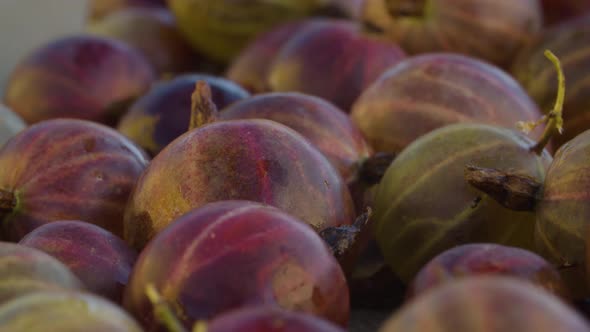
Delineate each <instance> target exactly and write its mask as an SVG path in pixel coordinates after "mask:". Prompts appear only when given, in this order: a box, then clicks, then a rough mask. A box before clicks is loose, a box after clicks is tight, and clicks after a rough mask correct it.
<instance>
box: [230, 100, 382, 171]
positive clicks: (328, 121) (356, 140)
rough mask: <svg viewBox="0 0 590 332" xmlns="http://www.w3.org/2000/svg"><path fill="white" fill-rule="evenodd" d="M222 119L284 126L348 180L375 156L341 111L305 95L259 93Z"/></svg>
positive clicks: (238, 104)
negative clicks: (260, 121) (304, 140)
mask: <svg viewBox="0 0 590 332" xmlns="http://www.w3.org/2000/svg"><path fill="white" fill-rule="evenodd" d="M219 119H220V120H236V119H267V120H272V121H275V122H278V123H281V124H284V125H286V126H287V127H289V128H291V129H293V130H295V131H297V132H298V133H299V134H301V135H302V136H303V137H305V138H306V139H307V140H308V141H310V142H311V143H312V144H314V145H315V146H316V147H317V148H318V149H319V150H320V151H321V152H322V153H323V154H324V155H325V156H326V157H327V158H328V160H330V162H331V163H332V165H334V167H336V168H337V169H338V171H339V172H340V175H342V177H343V178H344V179H345V180H347V181H348V180H351V179H352V178H354V176H355V175H356V174H355V173H356V171H357V170H358V167H359V166H360V162H361V161H363V160H364V159H366V158H368V157H369V156H370V155H371V148H370V147H369V145H368V144H367V143H366V142H365V139H364V138H363V136H362V134H361V132H360V131H359V130H358V128H356V126H354V124H352V122H351V121H350V118H349V117H348V116H347V115H346V114H345V113H344V112H343V111H342V110H341V109H339V108H337V107H336V106H334V105H333V104H332V103H329V102H327V101H325V100H323V99H321V98H318V97H314V96H310V95H306V94H302V93H297V92H290V93H280V92H275V93H267V94H259V95H256V96H253V97H251V98H248V99H245V100H243V101H240V102H237V103H235V104H233V105H230V106H229V107H227V108H225V109H223V110H222V111H221V112H220V113H219Z"/></svg>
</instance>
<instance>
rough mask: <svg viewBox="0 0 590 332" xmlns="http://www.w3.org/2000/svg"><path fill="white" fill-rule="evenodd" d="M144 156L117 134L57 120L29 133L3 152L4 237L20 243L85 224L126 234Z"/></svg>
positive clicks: (88, 124)
mask: <svg viewBox="0 0 590 332" xmlns="http://www.w3.org/2000/svg"><path fill="white" fill-rule="evenodd" d="M147 163H148V160H147V159H146V156H145V153H144V152H142V151H141V150H140V149H139V148H138V147H137V146H136V145H135V144H133V143H132V142H131V141H129V140H128V139H127V138H125V137H124V136H123V135H121V134H119V133H118V132H116V131H115V130H113V129H111V128H109V127H106V126H103V125H101V124H98V123H93V122H90V121H85V120H74V119H56V120H50V121H43V122H41V123H38V124H35V125H33V126H30V127H28V128H27V129H25V130H23V131H22V132H20V133H19V134H18V135H17V136H15V137H14V138H13V139H11V140H10V141H9V142H8V143H7V144H6V145H4V147H3V148H2V149H1V150H0V169H1V170H2V171H0V191H1V192H2V195H0V196H1V197H0V201H1V204H0V208H1V211H2V215H1V218H2V228H1V229H2V236H3V237H4V238H5V239H8V240H10V241H19V240H20V239H21V238H22V237H23V236H25V235H26V234H27V233H29V232H30V231H32V230H33V229H35V228H37V227H39V226H41V225H43V224H46V223H49V222H52V221H56V220H84V221H87V222H90V223H93V224H97V225H99V226H102V227H104V228H105V229H107V230H109V231H111V232H113V233H115V234H118V235H119V236H120V235H122V233H123V213H124V209H125V205H126V202H127V198H128V197H129V194H130V192H131V190H132V189H133V186H134V185H135V182H136V181H137V179H138V177H139V175H140V174H141V172H142V171H143V170H144V169H145V167H146V166H147Z"/></svg>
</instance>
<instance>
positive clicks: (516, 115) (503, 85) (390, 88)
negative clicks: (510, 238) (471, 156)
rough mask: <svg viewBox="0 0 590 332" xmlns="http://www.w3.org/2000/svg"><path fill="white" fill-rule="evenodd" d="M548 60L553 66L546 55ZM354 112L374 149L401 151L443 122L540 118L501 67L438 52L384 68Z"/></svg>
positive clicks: (510, 122)
mask: <svg viewBox="0 0 590 332" xmlns="http://www.w3.org/2000/svg"><path fill="white" fill-rule="evenodd" d="M544 65H545V66H547V67H548V68H549V69H552V67H551V66H550V65H548V64H547V61H546V60H545V63H544ZM552 82H554V81H552ZM553 98H555V95H553ZM351 117H352V119H353V121H354V123H355V124H356V125H357V126H358V127H359V128H360V129H361V131H362V132H363V134H364V135H365V137H366V138H367V139H368V141H369V143H370V144H371V146H372V147H373V148H374V149H375V150H376V151H387V152H400V151H402V150H403V149H404V148H405V147H406V146H408V144H410V143H412V142H413V141H414V140H416V139H417V138H418V137H420V136H422V135H424V134H426V133H428V132H430V131H432V130H434V129H436V128H440V127H443V126H445V125H449V124H453V123H460V122H478V123H488V124H494V125H500V126H503V127H508V128H513V129H515V128H516V123H517V122H518V121H532V120H536V119H538V118H540V117H541V112H540V111H539V109H538V107H537V106H536V104H535V102H534V101H533V100H532V99H531V98H530V97H529V96H528V95H527V94H526V92H525V91H524V89H523V88H522V87H521V86H520V85H519V84H518V83H517V82H516V81H515V80H514V79H513V78H512V77H510V76H509V75H508V74H507V73H505V72H503V71H502V70H500V69H499V68H497V67H495V66H492V65H490V64H488V63H486V62H483V61H481V60H479V59H476V58H472V57H467V56H462V55H457V54H448V53H437V54H428V55H421V56H415V57H411V58H408V59H406V60H402V61H401V62H400V63H399V64H398V65H396V66H394V67H392V68H391V69H389V70H388V71H386V72H385V73H383V74H382V75H381V76H380V77H379V78H378V79H377V81H376V82H374V83H373V84H372V85H371V86H370V87H368V88H367V89H366V90H365V91H364V92H363V94H362V95H361V96H360V97H359V98H358V99H357V101H356V102H355V104H354V106H353V108H352V113H351Z"/></svg>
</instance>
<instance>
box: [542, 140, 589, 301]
mask: <svg viewBox="0 0 590 332" xmlns="http://www.w3.org/2000/svg"><path fill="white" fill-rule="evenodd" d="M589 155H590V131H585V132H584V133H582V134H580V135H578V136H577V137H576V138H574V139H573V140H571V141H569V142H567V143H566V144H564V145H562V146H561V147H560V148H559V149H558V150H557V152H556V154H555V158H554V160H553V163H552V164H551V167H549V170H548V172H547V177H546V179H545V182H544V189H543V196H542V198H541V200H540V201H539V202H538V203H537V211H536V214H537V223H536V229H535V240H536V244H537V248H538V250H539V252H540V253H541V254H542V255H543V256H544V257H546V258H547V259H548V260H549V261H550V262H552V263H554V264H556V265H557V266H563V267H564V268H563V269H561V272H562V274H563V277H564V279H565V280H566V282H567V284H568V285H570V287H572V292H573V295H574V296H576V297H577V298H583V297H586V296H587V295H589V294H590V279H589V277H588V271H587V269H588V262H590V260H588V257H587V250H588V247H589V246H588V239H590V236H589V233H588V225H590V206H589V205H588V202H589V201H590V196H589V190H588V188H590V172H589V171H588V166H587V165H588V163H589V162H590V159H589ZM570 265H571V266H570Z"/></svg>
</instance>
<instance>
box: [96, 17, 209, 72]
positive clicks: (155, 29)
mask: <svg viewBox="0 0 590 332" xmlns="http://www.w3.org/2000/svg"><path fill="white" fill-rule="evenodd" d="M88 31H89V32H90V33H92V34H95V35H98V36H104V37H107V38H113V39H118V40H121V41H123V42H125V43H127V44H129V45H130V46H132V47H134V48H136V49H137V50H139V51H141V52H142V53H143V55H144V56H145V57H146V58H147V59H148V60H149V61H150V62H151V64H152V65H153V66H154V68H155V69H156V71H157V72H158V73H159V74H161V75H162V74H174V73H180V72H187V71H190V70H193V69H196V68H198V67H199V64H200V62H202V61H203V60H202V59H200V58H199V56H198V55H197V54H196V53H195V52H194V51H193V50H192V48H191V47H190V45H189V44H188V43H187V42H186V41H185V40H184V38H183V37H182V36H181V35H180V33H179V32H178V30H177V28H176V23H175V20H174V16H172V13H170V12H169V11H168V10H166V9H164V8H129V9H126V10H122V11H118V12H115V13H113V14H110V15H109V16H107V17H105V18H104V19H103V20H101V21H99V22H97V23H95V24H92V25H90V26H89V27H88Z"/></svg>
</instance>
